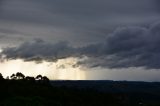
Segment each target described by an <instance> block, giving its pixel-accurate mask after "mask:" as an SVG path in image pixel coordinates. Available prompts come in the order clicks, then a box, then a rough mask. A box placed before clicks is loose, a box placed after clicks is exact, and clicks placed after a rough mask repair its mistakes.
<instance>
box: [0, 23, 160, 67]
mask: <svg viewBox="0 0 160 106" xmlns="http://www.w3.org/2000/svg"><path fill="white" fill-rule="evenodd" d="M159 45H160V22H157V23H154V24H151V25H150V26H149V27H140V26H130V27H119V28H117V29H116V30H115V31H113V32H112V33H110V34H109V35H107V37H106V40H105V41H104V42H100V43H96V44H89V45H87V46H83V47H74V46H72V45H70V44H68V43H66V42H59V43H48V42H45V41H43V40H40V39H38V40H33V41H30V42H26V43H23V44H22V45H20V46H17V47H8V48H4V49H3V51H2V53H1V56H2V55H3V56H5V57H6V58H7V59H18V58H20V59H24V60H25V61H39V60H46V61H53V60H54V61H55V60H58V59H62V58H67V57H78V58H81V57H86V58H85V59H83V61H82V60H81V61H79V62H78V63H77V64H81V65H85V66H88V67H107V68H129V67H145V68H150V69H159V68H160V47H159Z"/></svg>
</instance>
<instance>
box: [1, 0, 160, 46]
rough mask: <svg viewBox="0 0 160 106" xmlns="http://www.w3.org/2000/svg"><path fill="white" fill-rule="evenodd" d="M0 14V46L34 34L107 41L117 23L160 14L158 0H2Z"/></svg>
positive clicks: (76, 41) (77, 41) (75, 41)
mask: <svg viewBox="0 0 160 106" xmlns="http://www.w3.org/2000/svg"><path fill="white" fill-rule="evenodd" d="M0 14H1V15H0V34H1V35H4V37H3V38H1V39H0V43H1V45H0V47H2V45H5V46H8V45H18V44H20V43H23V42H25V41H30V40H33V39H35V38H40V39H44V40H45V41H47V42H51V43H52V42H59V41H68V42H70V43H71V44H72V45H73V46H84V45H88V44H91V43H92V44H93V43H100V42H104V39H105V38H106V36H107V35H108V34H109V33H111V32H112V31H114V30H115V28H117V27H122V26H128V25H138V26H147V25H149V24H150V23H152V22H156V21H157V20H159V18H160V11H159V0H134V1H133V0H121V1H120V2H117V1H116V0H98V1H97V0H81V1H75V0H67V1H66V0H61V1H59V0H45V1H44V0H14V1H11V0H0ZM19 39H20V40H19Z"/></svg>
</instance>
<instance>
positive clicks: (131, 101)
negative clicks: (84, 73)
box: [0, 72, 160, 106]
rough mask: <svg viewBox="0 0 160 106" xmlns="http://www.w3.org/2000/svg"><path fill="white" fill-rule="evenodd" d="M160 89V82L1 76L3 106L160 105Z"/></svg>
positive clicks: (20, 75) (1, 105)
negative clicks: (52, 79)
mask: <svg viewBox="0 0 160 106" xmlns="http://www.w3.org/2000/svg"><path fill="white" fill-rule="evenodd" d="M77 85H78V86H77ZM140 85H141V87H139V86H140ZM94 88H103V89H106V91H105V92H104V91H101V90H98V89H94ZM124 88H125V89H124ZM133 88H134V89H137V90H131V89H133ZM159 88H160V83H146V82H118V81H117V82H114V81H102V82H100V81H88V82H87V81H53V82H51V81H50V80H49V79H48V78H47V77H46V76H42V75H37V77H30V76H25V75H24V74H22V73H21V72H17V73H15V74H12V75H11V76H10V78H7V79H4V78H3V76H2V74H0V106H160V93H159V92H160V89H159ZM107 89H108V90H107ZM127 89H128V90H127ZM129 89H130V90H129ZM139 89H140V90H139ZM123 90H125V92H122V91H123ZM143 90H144V91H143Z"/></svg>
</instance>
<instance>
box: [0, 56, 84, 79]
mask: <svg viewBox="0 0 160 106" xmlns="http://www.w3.org/2000/svg"><path fill="white" fill-rule="evenodd" d="M77 61H78V60H77V58H72V57H70V58H66V59H59V60H57V61H56V62H47V61H42V62H41V63H36V62H34V61H23V60H22V59H15V60H4V61H3V62H0V73H2V74H3V76H4V77H7V76H10V75H11V74H13V73H16V72H22V73H23V74H25V75H26V76H34V77H35V76H36V75H38V74H41V75H43V76H47V77H48V78H49V79H51V80H85V71H83V70H82V68H81V66H74V65H75V64H76V63H77Z"/></svg>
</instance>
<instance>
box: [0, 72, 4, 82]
mask: <svg viewBox="0 0 160 106" xmlns="http://www.w3.org/2000/svg"><path fill="white" fill-rule="evenodd" d="M0 80H1V81H2V80H4V78H3V76H2V74H1V73H0Z"/></svg>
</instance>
